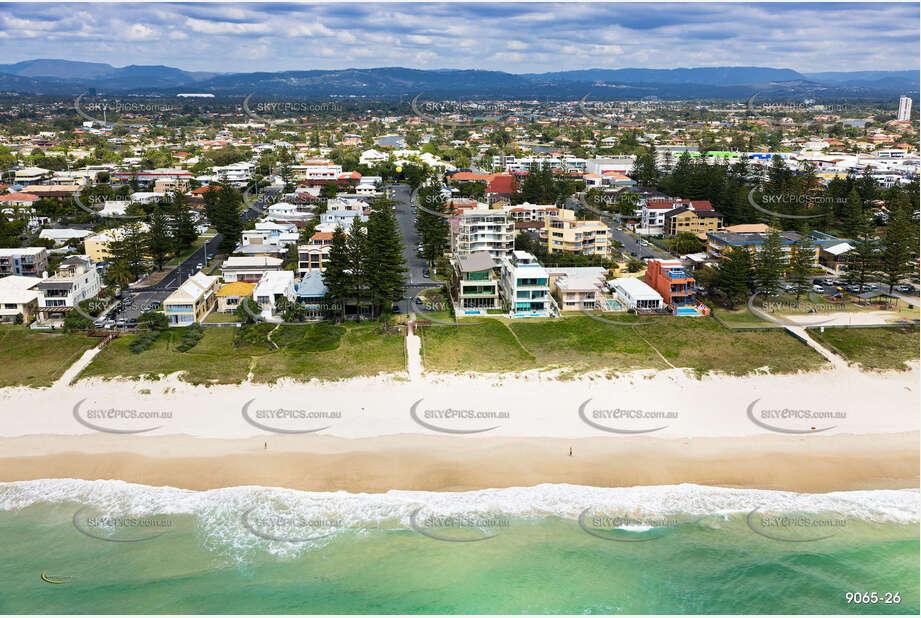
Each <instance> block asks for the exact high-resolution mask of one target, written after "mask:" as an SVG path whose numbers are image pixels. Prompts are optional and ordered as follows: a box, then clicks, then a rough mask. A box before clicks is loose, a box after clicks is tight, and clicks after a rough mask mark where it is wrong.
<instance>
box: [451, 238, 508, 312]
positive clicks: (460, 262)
mask: <svg viewBox="0 0 921 618" xmlns="http://www.w3.org/2000/svg"><path fill="white" fill-rule="evenodd" d="M452 286H453V297H454V300H455V304H456V305H457V307H458V311H459V312H461V313H467V314H477V313H481V312H482V311H483V310H488V309H499V308H501V306H502V303H501V301H500V299H499V277H498V276H497V275H496V262H495V260H494V259H493V257H492V255H490V254H489V253H488V252H486V251H476V252H474V253H471V254H469V255H456V256H454V277H453V279H452Z"/></svg>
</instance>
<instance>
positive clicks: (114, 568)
mask: <svg viewBox="0 0 921 618" xmlns="http://www.w3.org/2000/svg"><path fill="white" fill-rule="evenodd" d="M193 473H194V472H193ZM918 512H919V492H918V490H897V491H889V490H878V491H850V492H835V493H828V494H794V493H789V492H778V491H762V490H742V489H725V488H717V487H705V486H698V485H673V486H658V487H632V488H594V487H582V486H574V485H539V486H536V487H526V488H507V489H490V490H482V491H471V492H462V493H461V492H458V493H448V492H437V493H436V492H415V491H391V492H388V493H386V494H350V493H346V492H332V493H329V492H324V493H319V492H303V491H294V490H287V489H280V488H267V487H235V488H227V489H219V490H212V491H205V492H194V491H186V490H180V489H175V488H169V487H147V486H143V485H133V484H129V483H124V482H121V481H81V480H71V479H56V480H41V481H28V482H15V483H2V484H0V548H2V554H3V560H2V561H0V612H3V613H94V614H107V613H129V614H130V613H215V614H219V613H244V614H249V613H253V614H258V613H320V614H338V613H382V614H389V613H409V614H414V613H424V614H454V613H463V614H481V613H483V614H488V613H499V614H506V613H507V614H516V613H533V614H545V613H563V614H618V613H637V614H643V613H676V614H680V613H695V614H708V613H718V614H726V613H729V614H735V613H739V614H745V613H758V614H811V613H820V614H821V613H832V614H849V613H855V614H857V613H872V614H880V613H883V614H890V613H891V614H915V615H916V614H918V613H919V610H921V604H919V517H918ZM874 593H875V594H874ZM855 595H856V601H855Z"/></svg>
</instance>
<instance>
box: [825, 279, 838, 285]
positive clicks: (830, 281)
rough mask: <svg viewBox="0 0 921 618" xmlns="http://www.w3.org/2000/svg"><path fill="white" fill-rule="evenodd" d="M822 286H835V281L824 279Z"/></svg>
mask: <svg viewBox="0 0 921 618" xmlns="http://www.w3.org/2000/svg"><path fill="white" fill-rule="evenodd" d="M822 285H835V280H834V279H822Z"/></svg>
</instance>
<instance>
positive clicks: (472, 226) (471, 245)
mask: <svg viewBox="0 0 921 618" xmlns="http://www.w3.org/2000/svg"><path fill="white" fill-rule="evenodd" d="M451 228H452V230H451V231H452V234H451V251H452V252H453V253H454V254H456V255H470V254H471V253H476V252H479V251H486V252H487V253H489V254H490V255H491V256H492V257H493V259H495V260H499V259H501V258H503V257H505V256H508V255H509V254H510V253H511V252H512V249H513V248H514V247H515V223H514V221H511V220H510V219H509V217H508V215H506V214H505V212H503V211H501V210H464V211H462V212H461V213H460V214H458V215H457V216H455V217H452V218H451Z"/></svg>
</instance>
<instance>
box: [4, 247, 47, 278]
mask: <svg viewBox="0 0 921 618" xmlns="http://www.w3.org/2000/svg"><path fill="white" fill-rule="evenodd" d="M46 270H48V250H47V249H46V248H44V247H22V248H20V249H0V277H8V276H10V275H19V276H21V277H41V276H42V273H44V272H45V271H46Z"/></svg>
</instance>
